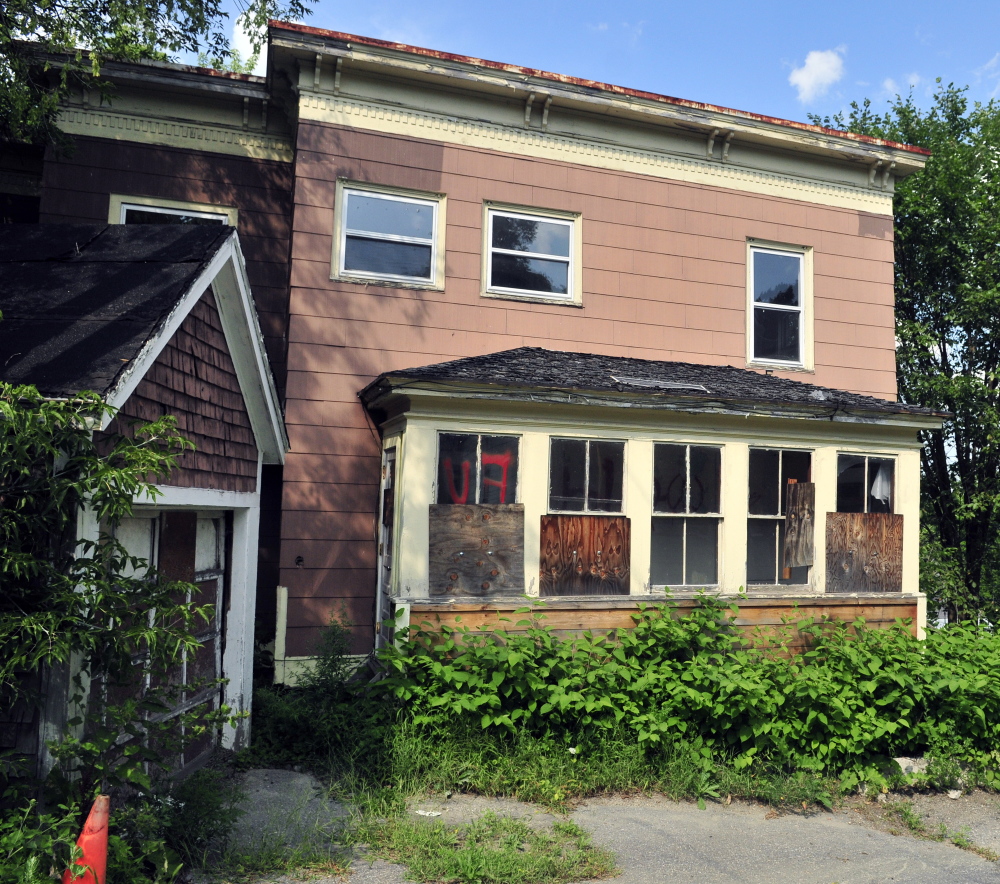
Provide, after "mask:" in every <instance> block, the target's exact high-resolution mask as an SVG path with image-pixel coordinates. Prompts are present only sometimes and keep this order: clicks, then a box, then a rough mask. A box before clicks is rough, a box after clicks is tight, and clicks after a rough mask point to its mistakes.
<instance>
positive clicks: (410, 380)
mask: <svg viewBox="0 0 1000 884" xmlns="http://www.w3.org/2000/svg"><path fill="white" fill-rule="evenodd" d="M421 382H424V383H433V384H445V385H448V386H449V387H455V388H456V392H459V389H458V387H457V385H466V386H467V387H468V388H470V389H468V392H470V393H472V392H473V390H472V389H471V388H472V387H476V388H482V387H486V388H489V387H494V388H502V389H503V390H505V391H510V393H511V394H513V393H514V390H515V389H517V388H520V389H523V390H526V391H528V390H552V391H565V392H579V393H600V394H605V395H608V394H610V395H611V396H619V397H623V398H624V397H636V396H640V397H643V398H652V399H660V400H663V401H664V406H667V403H668V402H669V403H671V404H673V405H674V406H675V407H676V406H677V405H681V407H683V405H682V403H685V402H686V403H687V404H688V406H689V407H692V408H695V409H697V408H698V407H699V405H701V406H703V407H704V406H709V405H710V403H733V404H736V403H739V404H746V405H755V406H760V407H767V406H771V407H774V408H777V409H789V408H791V409H809V410H810V411H812V412H814V413H816V414H817V416H820V415H822V416H833V415H834V414H836V413H837V412H842V413H844V414H845V415H847V414H861V413H864V414H871V415H873V416H874V415H883V416H885V417H889V416H891V415H912V416H922V417H932V418H941V417H945V415H944V414H943V413H942V412H940V411H935V410H934V409H931V408H922V407H920V406H915V405H907V404H905V403H902V402H893V401H890V400H887V399H876V398H874V397H872V396H862V395H861V394H859V393H849V392H847V391H845V390H834V389H830V388H829V387H820V386H816V385H815V384H807V383H803V382H802V381H796V380H791V379H789V378H783V377H777V376H776V375H768V374H764V373H762V372H758V371H751V370H749V369H745V368H734V367H733V366H731V365H699V364H694V363H690V362H661V361H657V360H652V359H631V358H628V357H622V356H601V355H597V354H594V353H569V352H565V351H561V350H547V349H545V348H542V347H518V348H516V349H513V350H504V351H501V352H499V353H488V354H484V355H482V356H470V357H468V358H465V359H456V360H453V361H450V362H439V363H437V364H434V365H424V366H420V367H419V368H408V369H402V370H400V371H390V372H385V373H383V374H382V375H380V376H379V377H378V378H376V379H375V380H374V381H373V382H372V383H371V384H369V385H368V386H367V387H366V388H365V389H364V390H362V391H361V397H362V400H363V401H364V402H365V403H366V404H371V403H373V402H374V400H375V399H376V398H377V397H378V396H380V395H381V394H384V393H387V392H389V391H390V389H392V388H396V389H399V391H400V392H403V390H402V389H400V388H405V387H413V386H414V385H416V384H420V383H421Z"/></svg>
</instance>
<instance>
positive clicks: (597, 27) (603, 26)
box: [587, 21, 608, 31]
mask: <svg viewBox="0 0 1000 884" xmlns="http://www.w3.org/2000/svg"><path fill="white" fill-rule="evenodd" d="M587 27H588V28H589V29H590V30H591V31H606V30H607V29H608V23H607V22H606V21H602V22H598V23H597V24H596V25H587Z"/></svg>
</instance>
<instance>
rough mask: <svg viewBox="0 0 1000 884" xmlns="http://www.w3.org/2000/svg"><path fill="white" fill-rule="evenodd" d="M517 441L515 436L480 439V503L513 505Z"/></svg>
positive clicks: (515, 488)
mask: <svg viewBox="0 0 1000 884" xmlns="http://www.w3.org/2000/svg"><path fill="white" fill-rule="evenodd" d="M517 441H518V440H517V437H516V436H483V437H482V441H481V443H480V444H481V446H482V450H481V461H482V463H481V470H480V475H481V476H482V479H481V485H480V490H479V502H480V503H514V495H515V493H516V491H517Z"/></svg>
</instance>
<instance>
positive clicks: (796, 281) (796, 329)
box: [749, 246, 808, 367]
mask: <svg viewBox="0 0 1000 884" xmlns="http://www.w3.org/2000/svg"><path fill="white" fill-rule="evenodd" d="M805 264H806V253H805V252H804V251H802V250H801V249H800V250H792V249H788V250H785V249H779V248H765V247H762V246H751V247H750V250H749V265H750V266H749V283H750V286H749V287H750V293H749V294H750V310H751V317H750V329H749V331H750V347H749V350H750V353H749V356H750V361H751V362H765V363H775V364H777V365H788V366H790V367H800V366H805V364H806V361H807V360H806V348H807V340H806V339H807V332H808V329H807V328H806V321H805V318H806V278H805V275H806V268H805Z"/></svg>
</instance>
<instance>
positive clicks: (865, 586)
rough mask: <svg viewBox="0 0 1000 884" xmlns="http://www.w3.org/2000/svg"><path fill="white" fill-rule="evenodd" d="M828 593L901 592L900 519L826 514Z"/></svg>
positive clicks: (901, 525)
mask: <svg viewBox="0 0 1000 884" xmlns="http://www.w3.org/2000/svg"><path fill="white" fill-rule="evenodd" d="M826 585H827V591H828V592H902V590H903V517H902V516H900V515H894V514H891V513H827V514H826Z"/></svg>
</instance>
